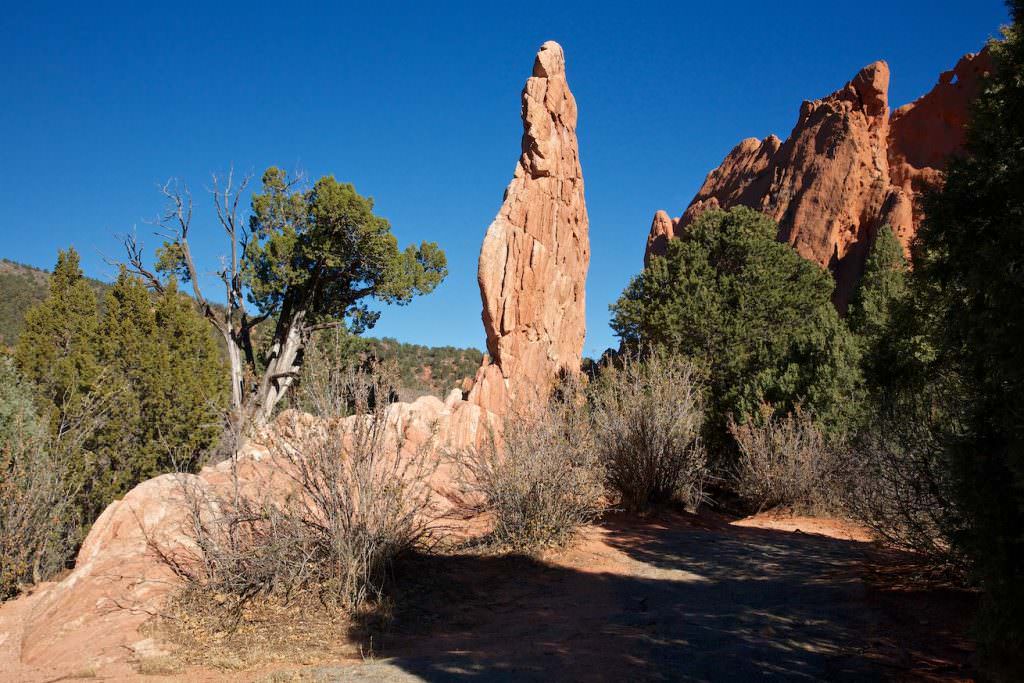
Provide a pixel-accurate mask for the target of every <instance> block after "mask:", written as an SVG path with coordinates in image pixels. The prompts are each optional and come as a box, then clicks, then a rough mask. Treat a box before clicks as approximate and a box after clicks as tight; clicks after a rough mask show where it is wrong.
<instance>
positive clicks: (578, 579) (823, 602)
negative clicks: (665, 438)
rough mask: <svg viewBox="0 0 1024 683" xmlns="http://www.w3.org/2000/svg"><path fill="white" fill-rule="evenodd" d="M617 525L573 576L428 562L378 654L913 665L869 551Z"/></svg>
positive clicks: (818, 671)
mask: <svg viewBox="0 0 1024 683" xmlns="http://www.w3.org/2000/svg"><path fill="white" fill-rule="evenodd" d="M604 527H605V529H606V530H607V533H606V534H605V539H604V541H605V543H606V544H607V546H602V547H604V550H603V552H601V553H597V552H595V553H594V554H593V560H594V563H595V565H594V566H588V564H587V552H586V549H584V550H582V551H580V552H577V555H576V557H575V560H574V562H573V566H572V567H566V566H562V565H560V564H554V563H549V562H544V561H540V560H536V559H533V558H530V557H526V556H522V555H504V556H480V555H454V556H452V555H448V556H443V555H441V556H424V557H417V558H415V559H414V560H412V561H411V563H410V564H408V565H407V566H405V567H404V569H403V571H402V581H401V586H402V587H401V589H400V592H399V593H398V594H396V595H395V600H396V604H397V605H399V606H400V607H399V609H398V611H397V612H396V613H395V616H394V622H393V623H392V625H391V627H390V628H388V629H387V630H386V631H383V632H379V633H376V634H374V635H372V636H370V635H369V634H368V633H366V632H364V633H363V634H362V635H363V637H364V647H367V648H368V647H370V645H371V640H372V648H373V651H374V652H375V654H376V655H378V656H382V657H386V658H388V662H389V663H390V665H391V666H393V667H396V668H398V669H400V670H402V671H403V672H405V673H407V674H410V675H412V676H414V677H416V678H419V679H422V680H427V681H461V680H481V681H483V680H486V681H503V680H517V681H518V680H608V681H625V680H678V681H750V680H760V679H779V680H830V681H843V680H880V679H883V680H884V679H894V678H895V679H903V678H905V677H906V675H907V673H908V667H910V666H912V665H913V663H912V662H908V661H906V660H907V657H911V659H913V657H912V656H911V654H909V653H907V652H903V651H901V649H900V647H899V645H898V644H894V643H892V642H891V640H892V636H891V634H887V633H885V628H886V623H887V622H886V617H885V615H884V613H883V610H881V609H878V607H877V606H876V605H875V604H874V603H873V601H871V600H869V599H868V596H867V593H868V588H867V587H866V586H865V583H864V582H863V581H862V579H861V576H862V574H863V571H862V570H863V566H864V562H865V559H866V556H867V555H868V554H869V553H871V552H872V546H870V545H869V544H864V543H858V542H854V541H842V540H836V539H832V538H827V537H824V536H814V535H810V534H801V533H788V532H780V531H773V530H765V529H755V528H741V527H735V526H729V525H726V524H715V523H711V524H710V525H709V524H706V523H693V520H687V519H686V518H684V517H682V516H680V515H672V516H671V518H666V519H665V520H663V521H660V522H659V521H651V520H647V521H643V520H635V519H629V518H625V517H619V518H611V519H608V520H606V521H605V524H604ZM608 547H610V548H612V551H611V555H613V556H614V557H613V560H614V561H611V562H610V561H609V559H608V554H609V551H608ZM616 551H617V552H616ZM619 553H621V554H619ZM954 668H955V667H954ZM959 675H961V676H962V675H964V672H963V671H960V672H959Z"/></svg>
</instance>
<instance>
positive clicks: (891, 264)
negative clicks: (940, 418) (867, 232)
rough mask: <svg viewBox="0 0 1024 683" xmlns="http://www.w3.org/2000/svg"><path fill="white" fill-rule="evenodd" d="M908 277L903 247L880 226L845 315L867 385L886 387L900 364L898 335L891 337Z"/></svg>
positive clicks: (907, 289)
mask: <svg viewBox="0 0 1024 683" xmlns="http://www.w3.org/2000/svg"><path fill="white" fill-rule="evenodd" d="M908 274H909V266H908V263H907V257H906V255H905V254H904V252H903V245H902V244H900V242H899V240H898V239H896V235H895V234H894V233H893V231H892V228H891V227H889V226H888V225H883V226H882V228H881V229H880V230H879V231H878V234H877V235H876V236H875V242H874V244H872V245H871V252H870V253H869V254H868V259H867V262H866V264H865V267H864V275H863V277H862V278H861V281H860V285H859V286H858V288H857V293H856V295H855V296H854V299H853V301H852V302H851V303H850V311H849V315H848V316H847V322H848V323H849V326H850V331H851V332H853V333H854V334H855V335H856V336H857V338H858V340H859V341H860V344H861V349H862V352H863V355H862V364H863V368H864V374H865V379H866V380H867V384H868V386H871V387H882V386H884V385H886V384H887V383H888V377H890V376H891V373H892V369H893V367H894V365H896V364H897V363H898V362H900V360H899V357H900V355H901V354H900V348H899V345H898V342H897V336H898V335H896V334H894V330H893V326H894V324H895V321H896V319H897V318H898V317H899V310H898V309H899V307H900V306H901V305H903V304H904V303H905V302H906V299H907V296H908V293H909V290H910V286H909V283H908Z"/></svg>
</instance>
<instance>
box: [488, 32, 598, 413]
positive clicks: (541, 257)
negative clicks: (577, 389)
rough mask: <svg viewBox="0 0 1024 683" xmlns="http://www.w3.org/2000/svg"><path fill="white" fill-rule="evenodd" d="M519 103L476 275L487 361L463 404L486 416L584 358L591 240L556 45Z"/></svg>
mask: <svg viewBox="0 0 1024 683" xmlns="http://www.w3.org/2000/svg"><path fill="white" fill-rule="evenodd" d="M522 101H523V140H522V154H521V155H520V157H519V162H518V163H517V164H516V169H515V173H514V174H513V177H512V182H511V183H509V186H508V188H507V189H506V190H505V201H504V203H503V204H502V205H501V209H500V210H499V211H498V215H497V216H496V217H495V219H494V222H493V223H491V225H490V227H489V228H488V229H487V234H486V236H485V237H484V243H483V247H482V248H481V249H480V265H479V271H478V274H477V277H478V280H479V282H480V297H481V299H482V300H483V323H484V330H485V331H486V332H487V350H488V352H489V353H490V359H489V362H488V361H485V363H484V365H483V367H481V368H480V371H479V372H478V373H477V378H476V382H475V385H474V386H473V389H472V391H471V393H470V395H469V400H470V401H471V402H473V403H476V404H478V405H481V406H483V407H485V408H488V409H491V410H501V409H502V406H504V405H505V403H506V398H507V397H515V396H517V395H520V394H523V393H524V392H526V391H529V392H531V393H532V392H533V391H535V390H537V391H543V390H544V388H545V386H546V385H547V384H549V383H550V381H551V378H552V377H553V376H555V375H556V374H557V373H558V372H560V371H562V370H568V371H571V372H577V371H578V370H579V367H580V362H581V360H582V354H583V336H584V334H585V319H584V312H585V310H584V285H585V282H586V276H587V268H588V266H589V264H590V240H589V237H588V232H587V231H588V221H587V206H586V202H585V201H584V198H583V171H582V169H581V168H580V158H579V145H578V143H577V141H576V113H577V112H576V100H575V99H574V98H573V96H572V92H570V91H569V85H568V83H567V82H566V78H565V55H564V54H563V52H562V48H561V46H559V45H558V43H555V42H551V41H549V42H547V43H544V45H543V46H541V49H540V52H538V53H537V58H536V61H535V62H534V65H533V75H532V76H531V77H530V78H529V79H527V81H526V87H525V88H523V96H522Z"/></svg>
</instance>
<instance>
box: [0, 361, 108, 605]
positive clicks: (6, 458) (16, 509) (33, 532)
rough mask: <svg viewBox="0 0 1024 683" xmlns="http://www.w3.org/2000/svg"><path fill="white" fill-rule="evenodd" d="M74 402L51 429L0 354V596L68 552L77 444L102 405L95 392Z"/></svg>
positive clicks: (54, 566) (73, 528)
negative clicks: (71, 408)
mask: <svg viewBox="0 0 1024 683" xmlns="http://www.w3.org/2000/svg"><path fill="white" fill-rule="evenodd" d="M74 405H75V407H74V410H67V411H65V412H63V413H60V414H58V415H56V416H55V418H54V419H55V420H56V423H57V424H56V429H54V430H53V431H51V430H50V429H48V428H47V427H46V426H45V425H44V420H43V419H42V418H41V417H40V416H38V415H37V413H36V411H35V408H34V406H33V404H32V400H31V398H30V394H29V391H28V388H27V387H26V386H25V385H24V384H23V383H22V382H21V381H20V378H19V377H18V374H17V372H16V371H15V370H14V367H13V365H12V364H11V363H10V362H9V361H6V360H0V600H5V599H7V598H10V597H13V596H14V595H16V594H17V593H18V592H19V590H20V589H21V588H22V587H23V586H26V585H30V584H33V583H36V582H38V581H40V580H42V579H45V578H48V577H49V576H51V575H52V574H54V573H56V572H57V571H59V570H61V569H63V568H64V567H65V565H66V564H67V562H68V561H69V560H70V559H71V557H72V555H73V554H74V550H75V546H76V543H77V542H78V540H79V537H80V535H81V525H82V521H83V520H80V515H79V514H78V510H77V509H76V507H75V500H76V495H77V494H78V492H79V490H80V489H81V485H82V483H81V476H80V472H81V470H82V468H83V465H84V463H83V461H84V459H85V456H86V454H85V451H84V448H83V444H84V443H85V442H86V441H87V440H88V439H89V437H91V436H92V435H93V434H94V433H95V431H96V429H97V428H98V427H99V426H100V425H101V424H103V422H104V420H105V419H106V411H107V410H108V408H109V406H108V405H107V404H106V403H104V402H103V401H102V400H100V399H98V398H95V397H86V398H84V399H81V400H79V401H76V402H75V404H74ZM89 521H91V520H89Z"/></svg>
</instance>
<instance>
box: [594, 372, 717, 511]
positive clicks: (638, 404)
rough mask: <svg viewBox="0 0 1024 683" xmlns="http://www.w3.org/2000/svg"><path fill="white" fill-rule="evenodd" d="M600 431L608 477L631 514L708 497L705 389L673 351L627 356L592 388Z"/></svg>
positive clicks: (596, 432) (690, 503)
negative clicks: (702, 439) (702, 436)
mask: <svg viewBox="0 0 1024 683" xmlns="http://www.w3.org/2000/svg"><path fill="white" fill-rule="evenodd" d="M591 398H592V403H593V415H592V420H593V432H594V439H595V443H596V448H597V450H598V454H599V458H600V461H601V463H602V465H603V466H604V468H605V471H606V474H607V482H608V485H609V487H610V488H611V489H612V491H613V492H614V493H616V494H617V496H618V499H619V504H620V505H621V506H622V507H624V508H625V509H626V510H629V511H634V512H636V511H644V510H648V509H650V508H651V507H652V506H654V505H658V504H661V503H667V502H670V501H672V500H678V501H680V502H682V503H683V504H685V505H687V506H689V507H691V508H693V507H696V506H697V505H699V504H700V502H701V501H702V500H703V489H704V482H705V480H706V478H707V472H708V468H707V453H706V451H705V450H704V448H703V446H702V444H701V442H700V429H701V426H702V424H703V421H704V405H703V398H702V391H701V386H700V383H699V381H698V379H697V375H696V373H695V371H694V369H693V367H692V366H691V365H690V364H689V362H687V361H686V360H684V359H682V358H679V357H673V356H670V355H667V354H662V353H655V354H651V355H650V356H649V357H647V358H646V359H644V360H640V359H638V358H636V357H632V356H626V357H625V358H623V359H622V361H621V364H619V365H614V364H612V365H609V366H608V367H606V368H604V369H603V371H602V372H601V376H600V379H599V381H598V382H597V383H596V384H595V385H594V387H593V390H592V392H591Z"/></svg>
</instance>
